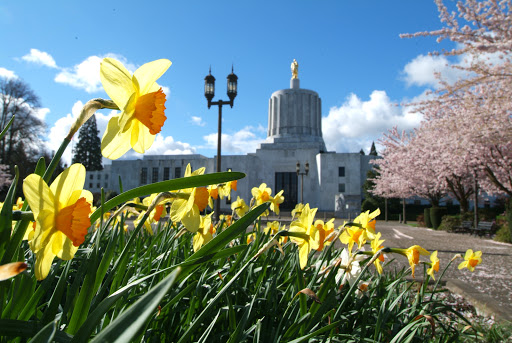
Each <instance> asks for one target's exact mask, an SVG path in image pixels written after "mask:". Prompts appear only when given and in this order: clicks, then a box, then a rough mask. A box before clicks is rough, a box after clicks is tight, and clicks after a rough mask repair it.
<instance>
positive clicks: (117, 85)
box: [100, 58, 171, 160]
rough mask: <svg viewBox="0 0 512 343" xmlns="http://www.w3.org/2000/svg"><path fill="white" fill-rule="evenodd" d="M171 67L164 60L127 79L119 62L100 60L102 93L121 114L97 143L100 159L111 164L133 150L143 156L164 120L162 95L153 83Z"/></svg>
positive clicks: (115, 117) (106, 59) (157, 86)
mask: <svg viewBox="0 0 512 343" xmlns="http://www.w3.org/2000/svg"><path fill="white" fill-rule="evenodd" d="M170 66H171V61H169V60H166V59H161V60H156V61H153V62H149V63H146V64H144V65H142V66H141V67H140V68H139V69H137V70H136V71H135V73H133V76H132V75H130V72H129V71H128V70H126V68H125V67H124V66H123V65H122V63H121V62H119V61H117V60H115V59H113V58H104V59H103V61H102V62H101V67H100V78H101V83H102V84H103V88H104V89H105V92H107V94H108V96H110V98H111V99H112V100H113V101H114V103H115V104H116V105H117V106H118V107H119V109H120V110H121V113H120V114H118V115H116V116H114V117H112V118H111V119H110V120H109V122H108V126H107V129H106V130H105V133H104V135H103V139H102V140H101V152H102V154H103V156H105V157H107V158H109V159H111V160H115V159H118V158H119V157H121V156H123V155H124V154H125V153H126V152H127V151H128V150H130V149H131V148H133V150H135V151H136V152H138V153H144V152H145V151H146V150H147V149H149V148H150V147H151V145H152V144H153V141H154V140H155V135H156V134H157V133H159V132H160V131H161V129H162V126H163V125H164V122H165V120H166V119H167V118H166V116H165V114H164V110H165V100H166V98H165V94H164V92H163V91H162V88H161V87H160V86H159V85H158V84H157V83H156V80H158V79H159V78H160V76H162V75H163V74H164V73H165V71H166V70H167V69H168V68H169V67H170Z"/></svg>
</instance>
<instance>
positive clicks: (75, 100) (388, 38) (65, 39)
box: [0, 0, 454, 162]
mask: <svg viewBox="0 0 512 343" xmlns="http://www.w3.org/2000/svg"><path fill="white" fill-rule="evenodd" d="M48 4H51V5H48ZM440 27H441V23H440V22H439V19H438V13H437V8H436V6H435V4H434V2H433V1H427V0H423V1H394V0H393V1H391V0H390V1H376V0H375V1H266V0H264V1H257V2H249V1H154V2H150V3H144V4H143V2H135V1H127V0H125V1H102V2H100V1H95V0H91V1H51V2H44V1H14V0H7V1H3V2H2V3H0V32H1V35H2V40H3V48H2V49H1V50H0V76H3V77H19V78H21V79H23V80H24V81H26V82H27V83H28V84H29V85H30V86H31V88H32V89H33V90H34V92H35V93H36V94H37V95H38V96H39V97H40V99H41V105H42V109H41V110H40V111H39V113H38V115H39V116H40V117H41V118H44V121H45V122H46V123H47V128H48V137H47V144H48V146H49V148H50V149H57V147H58V145H59V144H60V141H61V139H62V137H63V136H65V134H66V132H67V128H68V127H69V125H70V123H71V122H72V121H73V116H74V115H76V114H77V112H78V110H79V109H80V107H81V105H82V104H83V103H85V102H87V101H88V100H89V99H92V98H96V97H104V98H106V97H107V95H106V94H105V93H104V92H103V90H102V88H101V83H100V81H99V61H100V60H101V58H103V57H105V56H111V57H115V58H117V59H119V60H121V61H122V62H123V63H125V65H126V66H127V67H128V69H130V70H131V71H134V70H135V69H136V68H137V67H139V66H140V65H142V64H144V63H146V62H149V61H152V60H155V59H159V58H168V59H169V60H171V61H172V63H173V64H172V66H171V67H170V68H169V70H168V71H167V73H166V74H165V75H164V76H163V77H162V78H161V79H160V80H159V84H160V85H161V86H163V87H164V89H165V91H166V93H167V94H168V100H167V103H166V107H167V110H166V115H167V117H168V119H167V121H166V123H165V126H164V128H163V130H162V132H161V134H160V135H159V137H157V139H156V141H155V144H154V146H153V147H152V149H151V150H150V151H148V153H154V154H159V153H162V154H164V153H165V154H178V153H200V154H203V155H206V156H214V155H215V154H216V141H217V138H216V137H217V136H216V132H217V107H212V108H211V109H210V110H208V109H207V106H206V100H205V98H204V95H203V86H204V77H205V76H206V75H207V74H208V68H209V66H210V65H211V67H212V74H213V75H214V76H215V77H216V79H217V82H216V97H215V100H218V99H223V100H227V99H228V98H227V96H226V85H225V83H226V81H225V80H226V76H227V75H228V74H229V73H230V72H231V65H232V64H233V65H234V70H235V73H236V74H237V75H238V77H239V83H238V85H239V86H238V96H237V98H236V99H235V105H234V107H233V108H232V109H231V108H229V107H227V108H225V109H224V110H223V134H225V136H224V135H223V154H245V153H247V152H254V151H255V149H256V148H257V146H258V143H259V142H261V141H263V140H264V139H265V138H266V128H267V112H268V99H269V97H270V96H271V94H272V93H273V92H274V91H276V90H279V89H283V88H288V87H289V80H290V77H291V72H290V63H291V61H292V60H293V59H294V58H295V59H297V61H298V62H299V78H300V82H301V87H302V88H307V89H312V90H315V91H317V92H318V93H319V95H320V97H321V98H322V116H323V121H322V125H323V132H324V139H325V141H326V144H327V147H328V149H329V150H331V151H333V150H335V151H338V152H358V151H359V150H360V149H361V148H363V149H365V150H366V151H368V150H369V148H370V145H371V142H372V141H373V140H378V139H379V138H380V137H381V135H382V133H383V132H386V131H387V130H388V129H390V128H392V127H393V126H395V125H398V126H399V128H402V129H411V128H413V127H415V126H417V125H418V123H419V121H420V120H421V116H420V115H419V114H417V113H412V112H410V110H409V109H407V108H404V107H401V106H395V104H396V103H402V102H404V101H408V100H411V99H417V98H418V97H421V96H422V94H424V92H425V90H426V89H429V88H435V87H436V81H435V79H434V77H433V71H434V70H437V71H441V72H444V71H446V69H447V66H446V64H447V63H448V61H447V60H446V59H444V57H429V56H427V54H428V52H430V51H434V50H440V49H441V48H450V45H447V44H448V43H443V44H438V43H436V41H435V39H433V38H415V39H401V38H400V37H399V34H400V33H413V32H418V31H426V30H433V29H438V28H440ZM451 62H454V61H451ZM447 75H448V77H450V75H449V73H447ZM111 115H112V113H111V112H110V111H103V112H101V113H100V114H98V115H97V120H98V125H99V128H100V129H101V130H103V129H104V127H105V125H106V122H107V121H108V118H109V116H111ZM69 156H71V155H70V151H68V152H67V154H66V155H65V158H66V159H68V160H69ZM140 157H141V156H140V155H138V154H135V153H129V154H128V155H126V158H140ZM67 162H69V161H67Z"/></svg>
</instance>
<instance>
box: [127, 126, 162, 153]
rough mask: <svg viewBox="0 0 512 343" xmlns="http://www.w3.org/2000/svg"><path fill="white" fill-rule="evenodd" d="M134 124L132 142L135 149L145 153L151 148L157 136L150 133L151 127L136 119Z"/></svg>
mask: <svg viewBox="0 0 512 343" xmlns="http://www.w3.org/2000/svg"><path fill="white" fill-rule="evenodd" d="M132 125H133V127H132V132H131V139H130V144H131V146H132V148H133V150H135V151H136V152H138V153H141V154H143V153H144V152H145V151H146V150H148V149H149V148H151V145H153V142H154V141H155V137H156V136H155V135H152V134H151V133H149V128H147V127H146V126H145V125H144V124H142V123H141V122H140V121H138V120H136V119H135V120H133V124H132Z"/></svg>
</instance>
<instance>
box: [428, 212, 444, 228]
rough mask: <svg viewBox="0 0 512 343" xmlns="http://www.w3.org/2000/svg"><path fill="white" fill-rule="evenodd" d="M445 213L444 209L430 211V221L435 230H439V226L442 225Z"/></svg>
mask: <svg viewBox="0 0 512 343" xmlns="http://www.w3.org/2000/svg"><path fill="white" fill-rule="evenodd" d="M444 213H445V209H444V208H442V207H432V208H431V209H430V221H431V222H432V227H433V228H434V230H437V229H438V228H439V225H441V219H442V218H443V214H444Z"/></svg>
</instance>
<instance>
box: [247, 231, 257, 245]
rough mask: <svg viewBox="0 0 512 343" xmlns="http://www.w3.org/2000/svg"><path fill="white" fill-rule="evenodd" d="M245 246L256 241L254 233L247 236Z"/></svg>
mask: <svg viewBox="0 0 512 343" xmlns="http://www.w3.org/2000/svg"><path fill="white" fill-rule="evenodd" d="M246 240H247V244H251V243H252V242H254V241H255V240H256V233H254V232H253V233H250V234H248V235H247V239H246Z"/></svg>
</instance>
